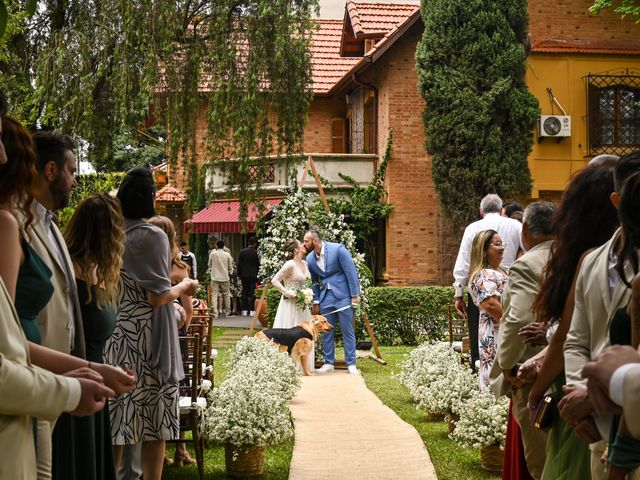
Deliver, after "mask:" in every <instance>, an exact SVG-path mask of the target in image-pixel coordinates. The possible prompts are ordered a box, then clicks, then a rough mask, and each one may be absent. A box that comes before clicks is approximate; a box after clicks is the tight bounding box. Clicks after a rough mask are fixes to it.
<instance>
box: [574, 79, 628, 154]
mask: <svg viewBox="0 0 640 480" xmlns="http://www.w3.org/2000/svg"><path fill="white" fill-rule="evenodd" d="M633 73H640V72H637V71H635V72H633V71H630V70H628V69H627V70H624V71H623V72H622V73H620V74H606V75H605V74H599V75H587V77H586V80H587V112H588V116H587V123H588V135H589V137H588V142H589V154H590V155H593V156H595V155H601V154H612V155H624V154H625V153H628V152H630V151H632V150H635V149H637V148H640V75H637V74H635V75H634V74H633Z"/></svg>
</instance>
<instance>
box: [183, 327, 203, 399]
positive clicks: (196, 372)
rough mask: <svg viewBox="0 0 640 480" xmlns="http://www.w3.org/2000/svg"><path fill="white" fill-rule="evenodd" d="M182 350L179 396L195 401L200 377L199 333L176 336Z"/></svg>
mask: <svg viewBox="0 0 640 480" xmlns="http://www.w3.org/2000/svg"><path fill="white" fill-rule="evenodd" d="M178 338H179V341H180V350H181V352H182V366H183V368H184V377H185V378H184V380H183V381H182V382H180V387H179V388H180V396H181V397H191V401H192V402H195V401H196V400H197V398H198V388H199V387H200V383H201V379H202V337H201V336H200V334H199V333H195V334H193V335H185V336H180V337H178Z"/></svg>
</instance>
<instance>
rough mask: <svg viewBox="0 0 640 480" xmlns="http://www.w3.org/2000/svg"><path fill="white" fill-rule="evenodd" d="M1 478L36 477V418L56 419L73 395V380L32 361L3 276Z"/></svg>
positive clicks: (0, 316)
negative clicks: (34, 419) (70, 388)
mask: <svg viewBox="0 0 640 480" xmlns="http://www.w3.org/2000/svg"><path fill="white" fill-rule="evenodd" d="M0 329H1V331H2V335H0V452H2V461H0V478H2V479H5V478H6V479H17V480H22V479H35V478H36V458H35V446H34V443H33V418H31V415H33V416H35V417H37V418H40V419H43V420H55V419H56V418H57V417H58V416H59V415H60V414H61V413H62V411H63V409H64V407H65V404H66V401H67V398H68V397H69V383H68V381H67V380H66V379H65V378H64V377H61V376H59V375H54V374H53V373H51V372H47V371H46V370H42V369H41V368H39V367H36V366H33V365H31V364H30V362H29V357H28V354H27V343H26V339H25V337H24V334H23V333H22V328H21V327H20V323H19V321H18V315H17V313H16V311H15V309H14V308H13V304H12V302H11V299H10V297H9V295H8V293H7V291H6V289H5V287H4V283H3V282H2V280H1V279H0Z"/></svg>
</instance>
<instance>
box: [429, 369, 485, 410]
mask: <svg viewBox="0 0 640 480" xmlns="http://www.w3.org/2000/svg"><path fill="white" fill-rule="evenodd" d="M477 391H478V376H477V375H474V374H473V373H472V372H471V370H470V369H469V367H467V366H465V365H461V364H460V361H459V360H458V362H457V363H455V364H453V365H451V367H450V368H449V369H448V370H447V371H446V372H444V373H443V374H442V375H440V376H438V377H437V378H435V379H434V380H433V381H432V382H431V383H430V384H428V385H425V386H423V387H421V388H419V390H418V392H419V398H418V406H420V407H424V408H426V409H428V410H429V411H430V412H433V413H441V414H446V415H449V414H452V413H453V414H455V415H460V414H461V413H462V412H461V410H462V407H463V406H464V404H465V402H466V401H467V400H468V399H469V398H471V396H472V395H473V394H474V393H476V392H477Z"/></svg>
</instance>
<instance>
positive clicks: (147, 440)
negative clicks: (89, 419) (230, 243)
mask: <svg viewBox="0 0 640 480" xmlns="http://www.w3.org/2000/svg"><path fill="white" fill-rule="evenodd" d="M118 198H119V199H120V202H121V205H122V213H123V216H124V217H125V242H124V245H125V249H124V255H123V263H122V275H121V284H120V295H119V313H118V322H117V324H116V328H115V330H114V332H113V335H112V336H111V338H110V339H109V341H108V342H107V344H106V346H105V352H104V356H105V359H106V361H107V362H109V363H113V364H115V365H123V366H127V367H129V368H131V369H133V370H134V371H135V373H136V376H137V383H136V387H135V388H134V390H133V391H132V392H130V393H126V394H123V395H120V396H119V397H117V398H115V399H114V400H112V401H111V403H110V409H111V434H112V439H113V444H114V446H115V449H114V453H115V455H114V456H115V462H116V469H117V468H118V466H119V464H120V460H121V458H122V451H123V447H124V446H125V445H136V444H142V473H143V476H144V479H145V480H160V479H161V477H162V467H163V461H164V450H165V440H172V439H176V438H178V436H179V430H180V428H179V411H178V382H179V381H180V380H182V378H184V372H183V369H182V358H181V354H180V345H179V343H178V333H177V330H176V322H175V313H174V307H173V300H175V299H176V298H178V296H180V295H181V294H185V295H194V294H195V290H196V287H197V285H198V282H197V281H195V280H191V279H189V278H185V279H184V280H183V281H182V282H180V283H178V284H177V285H175V286H174V287H172V286H171V278H170V277H171V253H170V251H169V240H168V238H167V235H166V234H165V233H164V232H163V231H162V230H161V229H159V228H158V227H156V226H154V225H150V224H148V223H147V222H145V221H144V220H143V219H144V218H148V217H151V216H152V215H153V213H154V212H153V210H154V185H153V179H152V177H151V173H150V172H149V171H148V170H146V169H144V168H140V167H137V168H134V169H132V170H130V171H129V172H127V175H126V177H125V178H124V180H123V182H122V185H121V186H120V189H119V190H118Z"/></svg>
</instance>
